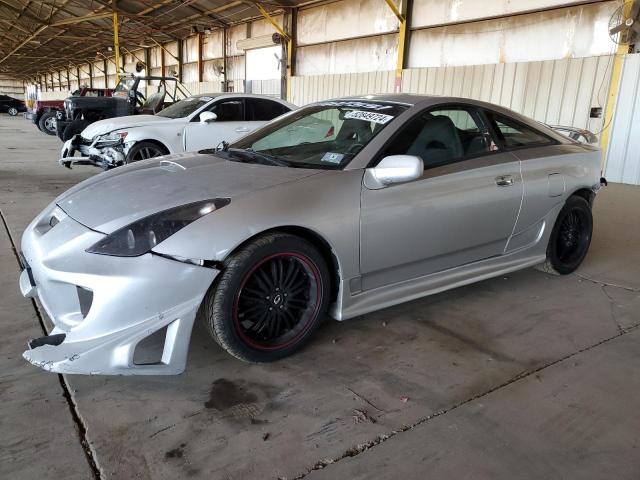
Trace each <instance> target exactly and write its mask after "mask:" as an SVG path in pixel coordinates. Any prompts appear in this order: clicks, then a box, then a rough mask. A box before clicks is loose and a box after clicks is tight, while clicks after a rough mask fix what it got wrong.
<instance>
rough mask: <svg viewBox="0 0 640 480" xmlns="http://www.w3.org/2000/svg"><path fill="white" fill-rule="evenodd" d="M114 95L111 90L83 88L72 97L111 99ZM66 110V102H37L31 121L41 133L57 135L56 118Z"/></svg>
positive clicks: (30, 115) (31, 114)
mask: <svg viewBox="0 0 640 480" xmlns="http://www.w3.org/2000/svg"><path fill="white" fill-rule="evenodd" d="M111 94H112V91H111V89H109V88H89V87H82V88H80V89H79V90H75V91H74V92H73V93H72V94H71V96H72V97H110V96H111ZM63 110H64V100H36V102H35V103H34V104H33V110H32V112H31V113H30V114H29V117H30V118H31V121H32V122H33V123H35V125H36V127H38V129H39V130H40V131H41V132H44V133H46V134H47V135H55V134H56V118H57V116H56V115H57V114H58V112H62V111H63Z"/></svg>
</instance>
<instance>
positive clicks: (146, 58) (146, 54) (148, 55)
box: [144, 48, 151, 75]
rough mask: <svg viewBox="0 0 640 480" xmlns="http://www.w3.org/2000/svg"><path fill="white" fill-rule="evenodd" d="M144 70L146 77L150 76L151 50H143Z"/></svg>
mask: <svg viewBox="0 0 640 480" xmlns="http://www.w3.org/2000/svg"><path fill="white" fill-rule="evenodd" d="M144 70H145V73H146V74H147V75H151V50H150V49H149V48H145V49H144Z"/></svg>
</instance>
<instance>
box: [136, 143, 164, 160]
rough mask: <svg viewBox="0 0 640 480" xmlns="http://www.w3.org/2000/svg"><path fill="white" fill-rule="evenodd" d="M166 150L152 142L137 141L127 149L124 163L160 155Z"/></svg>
mask: <svg viewBox="0 0 640 480" xmlns="http://www.w3.org/2000/svg"><path fill="white" fill-rule="evenodd" d="M167 153H168V152H167V151H166V150H165V149H164V148H162V147H160V145H158V144H156V143H153V142H138V143H136V144H135V145H134V146H133V147H131V148H130V149H129V153H127V158H126V159H125V163H133V162H139V161H140V160H146V159H148V158H153V157H160V156H162V155H166V154H167Z"/></svg>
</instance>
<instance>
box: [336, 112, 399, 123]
mask: <svg viewBox="0 0 640 480" xmlns="http://www.w3.org/2000/svg"><path fill="white" fill-rule="evenodd" d="M344 118H345V119H346V118H354V119H356V120H367V121H369V122H374V123H380V124H382V125H384V124H385V123H387V122H389V120H392V119H393V117H392V116H391V115H385V114H384V113H378V112H363V111H362V110H351V111H350V112H347V113H346V114H345V116H344Z"/></svg>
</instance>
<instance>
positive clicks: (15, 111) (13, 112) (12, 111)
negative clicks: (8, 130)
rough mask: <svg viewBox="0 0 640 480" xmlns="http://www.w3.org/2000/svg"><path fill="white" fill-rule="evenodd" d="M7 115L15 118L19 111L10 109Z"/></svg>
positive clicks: (14, 108)
mask: <svg viewBox="0 0 640 480" xmlns="http://www.w3.org/2000/svg"><path fill="white" fill-rule="evenodd" d="M7 113H8V114H9V115H11V116H12V117H15V116H16V115H18V109H17V108H16V107H9V110H7Z"/></svg>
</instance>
